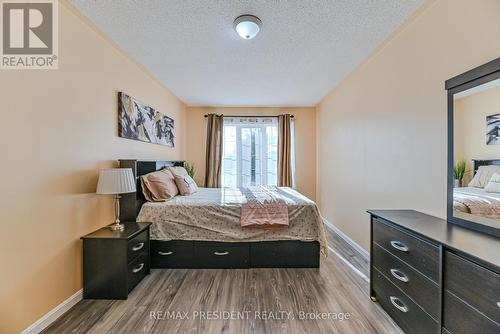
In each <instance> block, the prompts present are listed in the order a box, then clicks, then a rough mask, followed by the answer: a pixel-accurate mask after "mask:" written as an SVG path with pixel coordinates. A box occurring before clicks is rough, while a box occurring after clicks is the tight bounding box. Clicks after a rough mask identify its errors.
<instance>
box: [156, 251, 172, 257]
mask: <svg viewBox="0 0 500 334" xmlns="http://www.w3.org/2000/svg"><path fill="white" fill-rule="evenodd" d="M158 254H160V255H162V256H167V255H172V254H174V252H172V251H170V252H162V251H158Z"/></svg>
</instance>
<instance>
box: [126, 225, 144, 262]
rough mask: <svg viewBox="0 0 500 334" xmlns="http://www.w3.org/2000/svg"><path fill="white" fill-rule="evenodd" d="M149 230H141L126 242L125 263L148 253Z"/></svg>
mask: <svg viewBox="0 0 500 334" xmlns="http://www.w3.org/2000/svg"><path fill="white" fill-rule="evenodd" d="M148 231H149V230H145V231H142V232H141V233H140V234H138V235H136V236H135V237H134V238H132V239H130V240H129V241H128V242H127V263H130V262H131V261H133V260H134V259H135V258H137V257H138V256H140V255H148V253H149V233H148Z"/></svg>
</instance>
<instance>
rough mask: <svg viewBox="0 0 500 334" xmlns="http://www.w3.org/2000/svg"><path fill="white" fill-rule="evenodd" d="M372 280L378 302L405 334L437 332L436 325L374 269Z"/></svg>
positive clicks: (437, 327) (437, 326)
mask: <svg viewBox="0 0 500 334" xmlns="http://www.w3.org/2000/svg"><path fill="white" fill-rule="evenodd" d="M373 280H374V281H373V290H374V291H375V294H376V297H377V300H378V302H379V303H380V305H381V306H382V307H383V308H384V310H385V311H386V312H387V313H388V314H389V315H390V316H391V318H393V319H394V320H395V321H396V323H397V324H398V325H399V327H401V329H403V331H405V333H408V334H411V333H415V334H422V333H437V332H438V330H439V325H438V323H437V322H436V321H434V319H432V318H431V317H430V316H429V315H428V314H427V313H425V312H424V311H423V310H422V309H421V308H420V307H419V306H418V305H417V304H415V303H414V302H413V301H412V300H411V299H410V298H409V297H408V296H407V295H406V294H404V293H403V292H402V291H401V290H399V289H398V288H397V287H396V286H395V285H393V284H392V283H391V282H390V281H389V280H387V278H386V277H384V275H382V274H381V273H380V272H379V271H378V270H376V269H374V270H373Z"/></svg>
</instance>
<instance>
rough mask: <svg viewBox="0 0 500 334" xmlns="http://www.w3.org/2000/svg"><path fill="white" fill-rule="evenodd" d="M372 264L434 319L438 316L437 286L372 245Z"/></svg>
mask: <svg viewBox="0 0 500 334" xmlns="http://www.w3.org/2000/svg"><path fill="white" fill-rule="evenodd" d="M373 266H374V267H376V268H377V269H378V270H379V271H380V272H381V273H383V274H384V275H385V276H386V277H387V278H388V279H389V280H390V281H391V283H392V284H394V285H396V286H397V287H398V288H400V289H401V290H402V291H403V292H404V293H405V294H407V295H408V296H409V297H411V298H412V299H413V300H414V301H415V302H416V303H417V304H419V306H420V307H422V308H423V309H424V310H425V311H426V312H427V313H429V314H430V315H431V316H432V317H434V319H438V318H439V287H438V285H437V284H436V283H434V282H433V281H431V280H430V279H429V278H427V277H425V276H424V275H422V274H420V273H419V272H418V271H416V270H415V269H413V268H411V267H410V266H408V265H407V264H405V263H404V262H403V261H401V260H399V259H398V258H397V257H395V256H393V255H392V254H390V253H389V252H387V251H386V250H384V249H382V248H381V247H379V246H377V245H373Z"/></svg>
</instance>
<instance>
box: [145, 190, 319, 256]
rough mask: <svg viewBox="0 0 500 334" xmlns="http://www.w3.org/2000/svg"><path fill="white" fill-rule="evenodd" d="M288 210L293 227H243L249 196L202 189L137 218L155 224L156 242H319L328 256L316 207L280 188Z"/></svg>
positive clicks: (150, 204) (156, 205)
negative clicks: (241, 223) (242, 209)
mask: <svg viewBox="0 0 500 334" xmlns="http://www.w3.org/2000/svg"><path fill="white" fill-rule="evenodd" d="M275 190H276V192H277V194H278V195H279V196H281V197H282V198H283V199H284V200H285V202H286V204H287V207H288V217H289V226H288V227H283V228H279V229H262V228H254V227H249V228H241V226H240V212H241V206H242V204H243V203H246V197H245V196H244V194H243V193H242V191H241V190H240V189H238V188H199V190H198V192H196V193H194V194H192V195H189V196H176V197H174V198H173V199H171V200H169V201H167V202H147V203H145V204H144V205H143V206H142V208H141V210H140V212H139V215H138V217H137V221H140V222H152V225H151V239H152V240H198V241H221V242H253V241H271V240H301V241H319V243H320V248H321V253H322V254H325V255H326V254H327V249H328V248H327V242H326V237H325V230H324V226H323V222H322V219H321V216H320V214H319V210H318V208H317V206H316V204H315V203H314V202H313V201H312V200H310V199H308V198H307V197H305V196H304V195H302V194H300V193H298V192H297V191H295V190H294V189H291V188H287V187H279V188H278V187H276V188H275Z"/></svg>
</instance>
